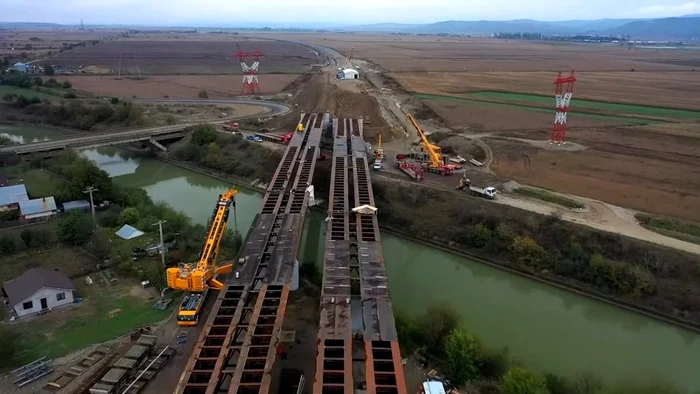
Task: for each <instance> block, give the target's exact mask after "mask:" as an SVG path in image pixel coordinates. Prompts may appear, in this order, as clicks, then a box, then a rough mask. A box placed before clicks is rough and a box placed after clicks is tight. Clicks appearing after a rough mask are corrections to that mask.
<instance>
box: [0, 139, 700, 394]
mask: <svg viewBox="0 0 700 394" xmlns="http://www.w3.org/2000/svg"><path fill="white" fill-rule="evenodd" d="M2 127H3V128H2V129H0V135H2V134H4V135H7V136H11V137H12V138H13V139H15V140H20V138H31V139H41V138H51V136H52V135H55V134H54V133H55V132H54V131H51V130H43V131H41V132H39V131H37V130H38V129H32V133H31V134H29V133H26V134H25V131H26V130H24V129H21V128H18V127H15V126H12V127H8V126H2ZM84 154H85V156H86V157H88V158H90V159H92V160H94V161H95V162H96V163H97V164H98V165H99V166H100V167H101V168H102V169H104V170H105V171H107V172H108V173H109V174H110V175H111V176H112V177H113V178H114V180H115V182H117V183H118V184H122V185H128V186H134V187H140V188H143V189H144V190H146V192H147V193H148V194H149V195H150V196H151V197H152V198H153V199H154V200H157V201H165V202H166V203H168V204H169V205H171V206H172V207H174V208H175V209H177V210H180V211H182V212H184V213H185V214H187V215H188V216H189V217H190V218H192V220H193V221H194V222H197V223H205V222H206V220H207V219H208V217H209V215H210V213H211V210H212V204H213V202H214V201H215V199H216V197H217V196H218V194H219V193H221V192H223V191H224V190H226V189H227V188H228V187H230V185H229V184H227V183H226V182H222V181H219V180H217V179H213V178H211V177H208V176H205V175H202V174H199V173H194V172H191V171H188V170H185V169H182V168H179V167H177V166H173V165H170V164H166V163H164V162H161V161H158V160H155V159H150V158H139V157H137V155H136V154H134V153H132V152H128V151H124V150H121V149H117V148H109V147H106V148H98V149H94V150H88V151H85V152H84ZM239 190H240V193H239V195H238V196H237V210H236V213H237V214H236V223H235V224H236V225H237V227H238V228H239V229H240V230H241V232H242V233H245V231H247V229H248V227H249V226H250V224H251V223H252V220H253V218H254V216H255V214H256V212H257V211H258V209H259V207H260V204H261V201H262V195H261V194H259V193H257V192H255V191H251V190H248V189H239ZM308 218H309V219H308V220H307V222H306V224H305V232H304V234H303V236H302V246H301V250H300V254H299V261H300V262H307V261H314V262H316V263H318V264H321V262H322V260H323V253H324V251H323V248H324V246H325V245H324V239H325V235H324V231H325V225H324V224H325V223H324V217H323V215H318V214H312V215H309V216H308ZM230 220H231V222H230V223H229V225H230V226H231V227H234V223H233V220H234V218H233V217H231V219H230ZM382 239H383V242H382V244H383V248H384V257H385V264H386V266H387V270H388V275H389V285H390V288H391V294H392V299H393V302H394V305H395V308H396V309H397V310H400V311H402V312H405V313H407V314H409V315H418V314H420V313H422V312H423V311H425V309H426V307H428V306H429V305H431V304H435V303H445V304H449V305H451V306H453V307H454V308H455V309H456V310H457V311H458V312H459V313H460V314H461V315H462V317H463V320H464V324H465V326H466V327H467V328H468V329H469V330H471V331H473V332H474V333H475V334H477V335H478V336H479V337H480V338H482V339H483V341H484V342H485V343H486V344H487V345H488V346H490V347H494V348H503V347H506V348H508V350H509V354H510V355H511V357H513V358H515V359H517V360H519V361H522V362H523V363H524V364H526V365H528V366H530V367H532V368H536V369H539V370H542V371H548V372H553V373H557V374H561V375H568V376H571V375H574V374H578V373H581V372H585V371H590V372H593V373H594V374H595V375H598V376H600V377H602V378H604V379H605V380H606V381H611V382H612V381H625V380H628V379H629V380H632V379H639V377H640V376H644V377H658V378H663V379H665V380H667V381H670V382H673V383H674V384H675V385H677V386H678V387H681V388H684V389H686V390H690V391H691V392H700V374H698V373H697V366H698V365H700V335H698V334H695V333H692V332H689V331H686V330H683V329H678V328H675V327H673V326H671V325H668V324H666V323H662V322H659V321H656V320H654V319H650V318H648V317H645V316H641V315H638V314H635V313H632V312H628V311H625V310H622V309H619V308H616V307H613V306H610V305H608V304H604V303H601V302H598V301H594V300H591V299H589V298H586V297H582V296H579V295H576V294H573V293H569V292H567V291H564V290H560V289H557V288H554V287H551V286H547V285H544V284H541V283H538V282H534V281H531V280H528V279H525V278H522V277H519V276H517V275H512V274H509V273H506V272H504V271H501V270H498V269H495V268H492V267H489V266H486V265H483V264H480V263H477V262H474V261H471V260H469V259H466V258H464V257H461V256H456V255H453V254H450V253H446V252H443V251H440V250H436V249H434V248H431V247H428V246H425V245H421V244H416V243H414V242H411V241H408V240H406V239H402V238H399V237H396V236H392V235H390V234H383V235H382Z"/></svg>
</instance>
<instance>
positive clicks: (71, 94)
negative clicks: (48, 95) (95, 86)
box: [63, 92, 78, 100]
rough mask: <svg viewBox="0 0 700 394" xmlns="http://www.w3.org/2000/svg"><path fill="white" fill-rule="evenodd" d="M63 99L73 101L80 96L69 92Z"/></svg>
mask: <svg viewBox="0 0 700 394" xmlns="http://www.w3.org/2000/svg"><path fill="white" fill-rule="evenodd" d="M63 98H64V99H66V100H72V99H76V98H78V96H77V95H76V94H75V93H73V92H68V93H65V94H64V95H63Z"/></svg>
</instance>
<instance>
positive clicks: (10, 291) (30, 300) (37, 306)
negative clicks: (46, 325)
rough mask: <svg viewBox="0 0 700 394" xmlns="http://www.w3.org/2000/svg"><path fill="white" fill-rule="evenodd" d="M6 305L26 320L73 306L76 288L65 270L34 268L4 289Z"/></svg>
mask: <svg viewBox="0 0 700 394" xmlns="http://www.w3.org/2000/svg"><path fill="white" fill-rule="evenodd" d="M2 290H3V293H4V295H5V297H7V298H6V300H5V303H6V304H7V305H8V307H9V308H12V309H14V310H15V312H16V313H17V316H19V317H22V316H26V315H29V314H32V313H37V312H41V311H42V310H44V309H49V308H56V307H59V306H63V305H68V304H72V303H73V290H75V285H74V284H73V281H71V280H70V279H69V278H68V276H66V274H64V273H63V272H61V271H56V270H49V269H45V268H32V269H30V270H27V271H26V272H25V273H23V274H22V275H20V276H18V277H16V278H15V279H11V280H8V281H7V282H5V283H4V284H3V286H2Z"/></svg>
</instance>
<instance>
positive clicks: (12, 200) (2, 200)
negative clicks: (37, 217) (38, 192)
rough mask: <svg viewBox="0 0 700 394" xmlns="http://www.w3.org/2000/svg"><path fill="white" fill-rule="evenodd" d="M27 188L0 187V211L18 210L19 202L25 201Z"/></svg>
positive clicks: (27, 198) (21, 186)
mask: <svg viewBox="0 0 700 394" xmlns="http://www.w3.org/2000/svg"><path fill="white" fill-rule="evenodd" d="M27 200H29V197H28V196H27V188H26V187H24V185H13V186H4V187H0V211H8V210H12V209H18V208H19V202H20V201H27Z"/></svg>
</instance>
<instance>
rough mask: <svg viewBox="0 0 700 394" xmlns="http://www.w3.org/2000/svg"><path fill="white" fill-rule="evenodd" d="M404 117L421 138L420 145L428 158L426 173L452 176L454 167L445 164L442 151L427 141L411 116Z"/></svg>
mask: <svg viewBox="0 0 700 394" xmlns="http://www.w3.org/2000/svg"><path fill="white" fill-rule="evenodd" d="M406 117H407V118H408V120H409V121H411V124H413V127H415V128H416V130H417V131H418V136H419V137H420V138H421V141H422V142H421V145H422V146H423V151H425V152H427V153H428V155H429V157H430V163H429V164H428V172H432V173H435V174H440V175H452V174H453V173H454V167H453V166H451V165H448V164H445V159H444V157H443V156H442V150H441V149H440V147H439V146H437V145H433V144H431V143H430V141H428V137H426V135H425V133H424V132H423V129H421V128H420V126H418V122H416V120H415V119H414V118H413V116H412V115H411V114H408V113H407V114H406Z"/></svg>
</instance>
